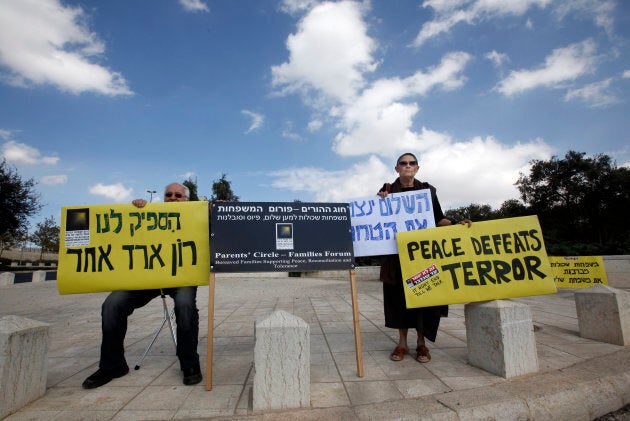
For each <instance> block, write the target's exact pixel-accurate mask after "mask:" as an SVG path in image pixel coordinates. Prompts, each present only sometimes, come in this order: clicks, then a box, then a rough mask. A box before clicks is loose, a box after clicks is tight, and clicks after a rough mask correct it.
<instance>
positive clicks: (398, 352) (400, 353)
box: [389, 346, 407, 361]
mask: <svg viewBox="0 0 630 421" xmlns="http://www.w3.org/2000/svg"><path fill="white" fill-rule="evenodd" d="M406 353H407V348H404V347H402V346H397V347H396V348H395V349H394V350H393V351H392V353H391V354H389V359H390V360H392V361H402V360H403V359H404V358H405V354H406Z"/></svg>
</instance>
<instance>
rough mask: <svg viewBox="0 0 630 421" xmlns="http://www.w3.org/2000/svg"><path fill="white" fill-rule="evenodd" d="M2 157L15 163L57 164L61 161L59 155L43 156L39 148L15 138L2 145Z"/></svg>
mask: <svg viewBox="0 0 630 421" xmlns="http://www.w3.org/2000/svg"><path fill="white" fill-rule="evenodd" d="M2 157H3V158H5V159H6V160H7V162H10V163H13V164H27V165H36V164H45V165H55V164H57V162H59V157H56V156H41V153H40V152H39V151H38V150H37V149H35V148H33V147H31V146H28V145H26V144H24V143H18V142H16V141H14V140H9V141H8V142H6V143H4V144H3V145H2Z"/></svg>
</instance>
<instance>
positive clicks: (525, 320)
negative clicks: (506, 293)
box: [464, 300, 538, 378]
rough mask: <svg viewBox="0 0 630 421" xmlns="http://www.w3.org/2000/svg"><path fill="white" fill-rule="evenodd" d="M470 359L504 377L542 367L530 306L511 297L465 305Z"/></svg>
mask: <svg viewBox="0 0 630 421" xmlns="http://www.w3.org/2000/svg"><path fill="white" fill-rule="evenodd" d="M464 314H465V317H466V337H467V341H468V361H469V363H470V364H471V365H474V366H476V367H479V368H481V369H483V370H486V371H488V372H490V373H493V374H495V375H497V376H502V377H504V378H510V377H516V376H521V375H523V374H528V373H535V372H537V371H538V354H537V352H536V338H535V337H534V325H533V322H532V314H531V311H530V309H529V306H528V305H526V304H521V303H517V302H514V301H509V300H495V301H484V302H478V303H469V304H466V305H465V306H464Z"/></svg>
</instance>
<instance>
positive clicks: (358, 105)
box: [269, 0, 551, 207]
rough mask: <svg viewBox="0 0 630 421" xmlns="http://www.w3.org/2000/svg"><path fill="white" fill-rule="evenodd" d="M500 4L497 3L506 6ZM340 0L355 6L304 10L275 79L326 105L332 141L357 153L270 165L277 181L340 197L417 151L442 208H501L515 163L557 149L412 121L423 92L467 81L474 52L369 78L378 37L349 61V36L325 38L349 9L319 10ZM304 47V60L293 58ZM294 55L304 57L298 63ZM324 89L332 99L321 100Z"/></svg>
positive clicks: (453, 3)
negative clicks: (338, 166) (338, 73)
mask: <svg viewBox="0 0 630 421" xmlns="http://www.w3.org/2000/svg"><path fill="white" fill-rule="evenodd" d="M428 3H430V4H431V6H432V7H437V8H440V10H444V11H446V10H451V9H453V8H457V7H460V6H461V5H462V4H464V3H469V1H468V0H463V1H461V2H460V1H457V0H441V1H438V0H429V1H425V5H426V4H428ZM494 3H496V2H494ZM494 3H493V4H494ZM499 3H500V4H497V5H496V7H498V8H500V7H508V6H502V5H503V2H499ZM507 3H514V2H507ZM341 4H343V5H344V7H346V8H349V7H351V5H349V4H347V3H346V2H344V3H339V4H334V5H331V4H328V3H326V4H322V5H319V6H315V7H314V8H313V9H312V10H311V12H309V13H308V14H307V15H306V16H305V17H304V19H303V20H302V23H301V24H300V26H299V27H298V31H297V33H296V34H295V35H292V36H290V37H289V41H288V42H287V49H288V50H289V56H290V57H291V60H289V62H287V63H285V64H283V65H281V66H277V67H274V68H273V69H272V72H273V73H274V78H275V79H274V82H275V86H276V87H277V88H280V89H281V90H282V92H283V93H290V92H294V93H300V94H301V95H302V99H303V101H304V103H305V104H307V105H309V106H311V107H312V108H313V109H314V114H315V115H325V114H327V119H328V120H330V121H332V122H333V123H334V124H335V127H336V129H337V131H338V132H337V135H336V136H335V140H334V142H333V150H334V151H335V152H336V153H337V154H338V155H341V156H352V157H356V159H359V160H360V161H359V162H356V163H354V164H353V165H351V166H350V167H349V168H348V169H344V170H337V171H328V170H326V169H322V168H303V167H300V168H298V167H296V168H288V169H284V170H280V171H276V172H274V173H271V174H269V176H270V177H271V178H272V179H273V180H275V181H274V182H273V183H272V186H273V187H276V188H282V189H288V190H290V191H293V192H308V193H310V194H313V195H315V197H316V200H317V201H342V200H347V199H350V198H353V197H361V196H366V195H371V194H375V193H376V191H377V190H378V189H379V188H380V187H381V186H382V184H383V183H384V182H391V181H393V180H394V179H395V178H396V173H395V171H394V164H395V158H396V156H398V155H400V153H402V152H407V151H413V152H417V153H418V154H419V158H420V161H421V168H420V172H419V178H420V179H422V180H427V181H429V182H430V183H432V184H434V185H436V187H437V188H438V189H439V191H440V199H441V200H442V204H443V205H444V206H445V207H458V206H464V205H467V204H469V203H480V202H483V203H488V204H491V205H493V206H496V207H498V206H500V204H501V203H502V202H503V201H505V200H507V199H512V198H517V197H518V192H517V191H516V188H515V187H514V183H515V182H516V180H517V179H518V175H519V172H520V171H522V172H527V171H528V169H529V162H530V161H531V160H532V159H545V158H548V157H549V156H550V155H551V148H550V147H549V146H548V145H547V144H546V143H545V142H544V141H541V140H534V141H529V142H523V143H517V144H516V145H512V146H510V145H504V144H502V143H500V142H499V141H498V140H496V139H494V138H492V137H487V138H474V139H471V140H468V141H459V140H457V139H454V138H452V137H451V136H450V135H449V134H447V133H441V132H438V131H435V130H432V129H431V128H429V127H421V128H420V129H419V130H418V129H415V128H414V126H415V125H416V124H417V121H416V120H417V117H418V115H419V113H420V110H421V107H420V103H419V102H418V100H419V99H421V98H422V97H423V96H426V95H429V94H431V93H432V92H433V91H437V90H441V91H443V92H448V91H453V90H456V89H459V88H461V87H462V86H464V84H465V83H466V81H467V78H466V76H465V74H464V71H465V69H466V67H467V65H468V63H469V62H470V61H471V60H472V56H471V55H469V54H468V53H465V52H450V53H446V54H445V55H444V56H443V58H442V60H441V61H440V63H438V64H437V65H434V66H431V67H428V68H426V69H423V70H417V71H416V72H415V73H413V74H411V75H409V76H408V77H404V78H400V77H391V78H387V79H386V78H382V79H376V80H372V81H370V80H369V79H368V78H367V75H368V74H369V73H370V72H371V70H372V69H371V66H368V65H365V64H368V63H369V64H370V65H371V64H372V63H376V62H377V60H375V59H374V58H373V57H372V53H373V51H374V50H373V48H372V46H373V45H376V43H375V42H373V41H371V40H365V39H364V38H359V39H360V40H361V44H360V45H359V47H358V48H359V49H360V50H361V51H364V52H365V54H364V55H363V56H361V57H362V58H361V59H360V60H355V61H354V62H352V63H353V64H349V63H350V61H348V60H347V59H346V57H348V56H350V55H351V54H352V51H353V49H354V48H356V46H355V45H353V44H352V43H349V42H345V43H344V42H341V43H337V44H336V45H335V46H334V48H332V47H328V45H326V44H323V45H322V44H321V43H320V41H321V40H322V39H324V40H326V39H327V38H326V32H327V31H328V29H327V28H334V27H343V25H341V26H340V24H341V23H342V21H341V19H340V16H345V15H344V14H343V13H341V14H337V15H333V14H332V13H331V14H326V13H323V10H322V8H324V7H325V8H326V10H328V8H332V9H334V8H335V7H340V5H341ZM479 4H481V3H479ZM527 4H531V2H527ZM521 6H522V7H524V5H523V4H521ZM352 7H355V8H357V9H356V12H357V13H356V14H354V15H352V19H348V24H347V26H350V27H354V28H360V30H359V29H357V30H356V31H355V33H361V34H367V27H366V25H365V23H364V22H362V21H360V19H361V18H362V17H361V16H360V14H358V5H354V6H352ZM488 7H490V6H488ZM528 7H529V6H528ZM512 10H516V9H514V8H513V9H512ZM514 13H516V12H514ZM313 14H318V16H317V19H316V21H317V25H312V24H311V23H312V22H314V21H315V19H314V18H313V16H312V15H313ZM345 17H346V18H347V17H348V16H345ZM319 31H323V32H324V35H321V34H319ZM366 36H367V35H365V37H366ZM328 48H330V49H329V50H328ZM322 51H323V52H322ZM330 51H334V54H330ZM298 56H299V57H300V60H297V59H295V57H298ZM489 58H490V59H493V60H495V61H498V60H505V59H506V57H505V56H502V55H501V54H499V53H496V54H493V55H491V56H490V57H489ZM298 62H301V63H304V64H303V65H297V63H298ZM322 63H323V64H322ZM357 64H358V65H357ZM322 65H323V66H324V67H326V68H328V67H330V68H331V69H348V68H350V69H352V71H353V72H354V73H353V74H352V76H351V77H349V78H345V79H342V80H339V79H338V78H335V77H334V75H333V73H332V72H328V73H326V69H323V70H322V72H320V73H319V74H318V75H317V76H314V75H313V73H312V72H313V71H314V69H315V70H317V71H318V72H319V67H320V66H322ZM333 79H334V80H333ZM307 94H308V95H307ZM322 97H323V98H326V99H327V101H322V100H321V98H322ZM314 121H318V123H317V127H319V126H320V123H319V122H321V120H319V119H317V120H314ZM359 157H361V158H359Z"/></svg>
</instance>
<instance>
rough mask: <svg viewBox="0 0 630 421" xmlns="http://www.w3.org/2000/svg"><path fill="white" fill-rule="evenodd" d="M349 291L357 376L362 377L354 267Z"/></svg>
mask: <svg viewBox="0 0 630 421" xmlns="http://www.w3.org/2000/svg"><path fill="white" fill-rule="evenodd" d="M350 291H351V294H352V319H353V320H354V347H355V350H356V354H357V376H359V377H363V351H362V349H361V328H360V327H359V303H358V302H357V279H356V274H355V270H354V269H350Z"/></svg>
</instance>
